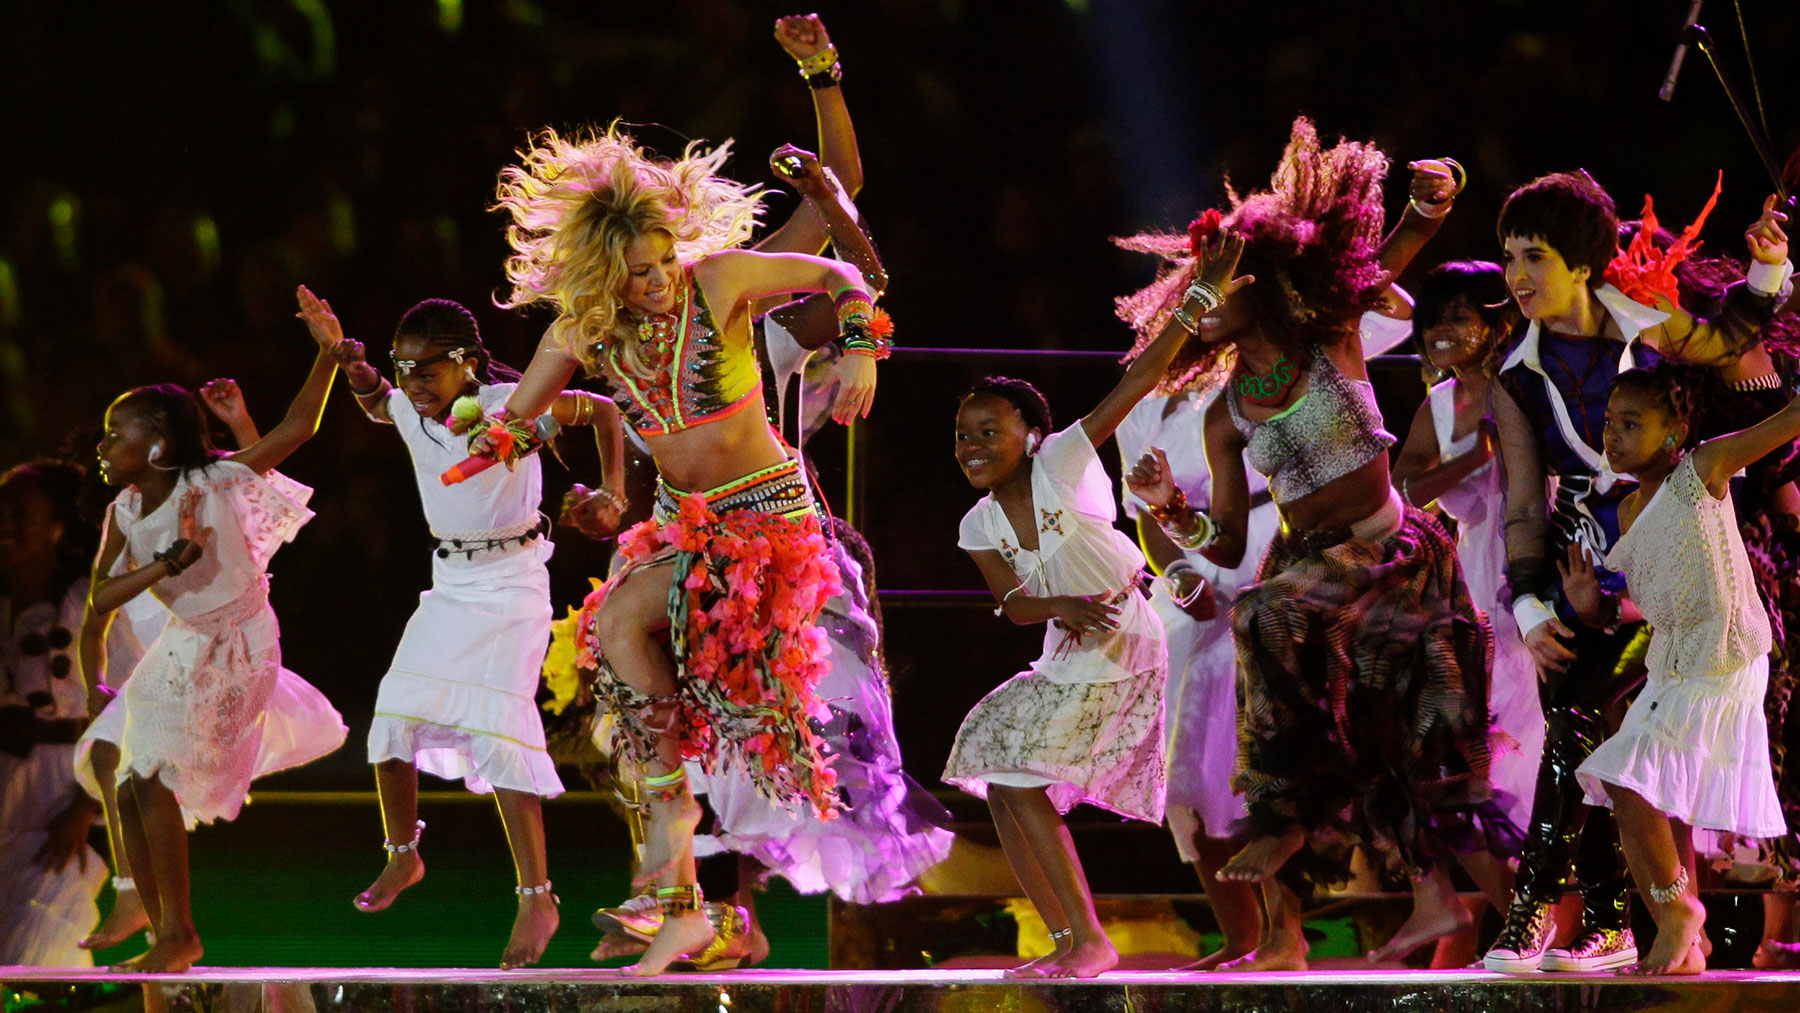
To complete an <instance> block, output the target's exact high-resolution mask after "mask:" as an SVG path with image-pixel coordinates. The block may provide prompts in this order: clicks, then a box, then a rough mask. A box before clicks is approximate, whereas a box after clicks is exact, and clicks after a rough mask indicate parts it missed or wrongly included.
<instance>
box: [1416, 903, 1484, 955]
mask: <svg viewBox="0 0 1800 1013" xmlns="http://www.w3.org/2000/svg"><path fill="white" fill-rule="evenodd" d="M1457 900H1459V901H1461V902H1462V906H1463V910H1465V911H1467V912H1468V913H1469V924H1468V925H1466V926H1464V927H1463V928H1462V929H1461V930H1459V931H1456V932H1452V933H1450V934H1449V935H1447V936H1444V937H1443V938H1442V939H1439V940H1438V941H1437V946H1435V947H1433V948H1432V951H1431V964H1430V965H1429V966H1430V968H1431V970H1433V971H1455V970H1460V969H1462V968H1465V967H1469V966H1470V965H1472V964H1474V963H1475V962H1476V961H1477V960H1479V959H1481V951H1480V950H1479V949H1477V947H1476V944H1477V943H1479V942H1480V941H1481V940H1480V937H1479V936H1478V934H1477V933H1478V931H1479V929H1480V928H1481V914H1482V912H1483V911H1485V910H1487V898H1485V897H1482V896H1481V895H1479V894H1477V895H1475V896H1473V897H1458V898H1457Z"/></svg>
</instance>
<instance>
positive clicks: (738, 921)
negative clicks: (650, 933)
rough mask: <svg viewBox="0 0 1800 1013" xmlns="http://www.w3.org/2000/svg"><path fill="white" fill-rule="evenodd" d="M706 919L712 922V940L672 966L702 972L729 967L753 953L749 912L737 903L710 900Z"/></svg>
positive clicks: (726, 969)
mask: <svg viewBox="0 0 1800 1013" xmlns="http://www.w3.org/2000/svg"><path fill="white" fill-rule="evenodd" d="M706 920H707V921H709V922H712V926H713V939H712V942H710V943H707V944H706V948H705V949H703V950H701V951H700V952H698V953H690V954H688V955H687V957H685V958H683V959H681V960H677V961H675V963H673V964H671V965H670V966H671V967H676V968H682V969H685V970H693V971H701V972H706V971H729V970H732V969H733V968H735V967H737V966H738V965H739V964H741V963H743V962H744V959H745V958H746V957H748V956H750V912H748V911H746V910H744V909H743V908H741V907H738V906H737V905H735V904H720V903H717V902H709V903H708V904H707V905H706Z"/></svg>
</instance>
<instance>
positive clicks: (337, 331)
mask: <svg viewBox="0 0 1800 1013" xmlns="http://www.w3.org/2000/svg"><path fill="white" fill-rule="evenodd" d="M294 295H295V298H296V299H298V300H299V303H300V311H299V312H298V313H295V314H294V315H295V316H297V317H299V318H300V319H301V320H303V321H305V322H306V329H307V330H308V331H311V332H312V337H313V340H314V341H316V342H318V343H319V347H321V348H325V349H333V348H335V347H336V346H337V345H338V343H339V342H341V341H343V340H344V329H343V328H342V327H340V326H339V325H338V318H337V314H335V313H333V312H331V304H330V303H329V302H326V301H325V300H323V299H321V298H319V297H318V296H316V295H313V294H312V290H311V289H309V288H307V287H306V286H305V285H302V286H300V287H299V288H298V289H296V290H295V291H294Z"/></svg>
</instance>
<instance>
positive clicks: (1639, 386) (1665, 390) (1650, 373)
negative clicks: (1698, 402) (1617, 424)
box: [1612, 363, 1693, 425]
mask: <svg viewBox="0 0 1800 1013" xmlns="http://www.w3.org/2000/svg"><path fill="white" fill-rule="evenodd" d="M1612 389H1613V391H1614V393H1617V392H1618V391H1627V392H1629V393H1632V394H1642V395H1645V396H1647V397H1650V398H1652V399H1654V400H1655V401H1656V403H1657V405H1658V406H1659V407H1660V408H1662V410H1663V411H1666V412H1668V413H1669V418H1670V419H1672V420H1674V421H1675V422H1677V423H1680V424H1682V425H1687V424H1688V423H1689V422H1690V421H1691V418H1692V415H1693V404H1692V402H1691V400H1690V399H1689V397H1688V392H1687V388H1686V387H1685V386H1683V385H1682V382H1681V379H1680V377H1678V376H1677V375H1676V373H1675V368H1674V367H1671V366H1668V365H1665V364H1661V363H1659V364H1657V365H1655V366H1652V367H1651V368H1649V369H1628V370H1626V371H1625V372H1623V373H1620V374H1619V375H1618V377H1617V378H1615V379H1614V380H1613V388H1612Z"/></svg>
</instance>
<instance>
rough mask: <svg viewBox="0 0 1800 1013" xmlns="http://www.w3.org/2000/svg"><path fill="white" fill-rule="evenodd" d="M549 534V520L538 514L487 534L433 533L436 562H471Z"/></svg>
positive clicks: (476, 532) (466, 532)
mask: <svg viewBox="0 0 1800 1013" xmlns="http://www.w3.org/2000/svg"><path fill="white" fill-rule="evenodd" d="M549 533H550V518H548V517H545V516H544V515H543V514H538V515H537V516H536V517H533V518H532V519H531V520H528V521H520V522H519V523H517V524H513V525H511V526H509V527H504V528H494V529H492V530H489V531H453V532H450V533H449V534H443V535H436V534H434V536H433V537H435V538H436V539H437V556H438V558H439V559H449V558H450V557H451V556H452V555H461V556H462V557H463V558H464V559H474V558H475V554H476V553H477V552H503V551H506V550H510V549H517V548H522V547H524V546H525V545H527V544H529V543H531V542H533V541H535V540H537V539H539V538H542V537H544V536H545V535H547V534H549Z"/></svg>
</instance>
